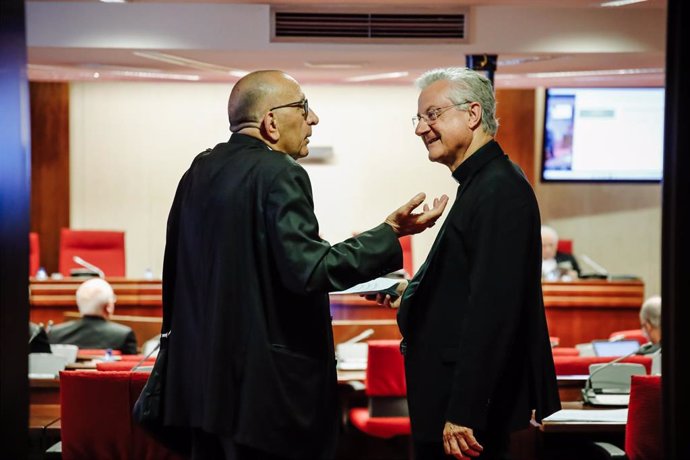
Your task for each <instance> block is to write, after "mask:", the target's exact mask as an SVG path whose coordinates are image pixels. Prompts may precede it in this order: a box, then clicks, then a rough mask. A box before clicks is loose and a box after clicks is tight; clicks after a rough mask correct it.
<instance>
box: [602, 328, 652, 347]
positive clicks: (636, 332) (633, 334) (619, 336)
mask: <svg viewBox="0 0 690 460" xmlns="http://www.w3.org/2000/svg"><path fill="white" fill-rule="evenodd" d="M614 338H615V339H616V340H637V341H638V342H639V344H640V345H644V344H645V343H647V342H649V339H648V338H647V337H646V336H645V335H644V332H642V329H626V330H624V331H616V332H612V333H611V335H610V336H609V339H614Z"/></svg>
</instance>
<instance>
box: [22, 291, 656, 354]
mask: <svg viewBox="0 0 690 460" xmlns="http://www.w3.org/2000/svg"><path fill="white" fill-rule="evenodd" d="M83 281H84V279H82V278H66V279H64V280H46V281H37V280H35V279H33V278H32V279H31V280H30V283H29V302H30V305H31V310H30V314H31V315H30V317H31V321H34V322H36V323H39V322H42V323H44V324H46V323H47V322H48V320H52V321H53V322H54V323H61V322H63V321H64V312H66V311H69V312H72V313H75V312H76V311H77V308H76V305H75V303H74V294H75V292H76V290H77V287H78V286H79V284H80V283H82V282H83ZM108 282H109V283H110V284H111V285H112V286H113V289H114V290H115V294H116V295H117V305H116V307H115V308H116V313H117V315H118V316H132V317H135V318H136V317H158V318H160V317H161V316H162V300H161V281H160V280H138V279H128V278H108ZM543 291H544V306H545V308H546V318H547V322H548V325H549V334H550V335H552V336H557V337H559V338H560V345H561V346H565V347H568V346H574V345H575V344H577V343H582V342H590V341H591V340H593V339H602V338H608V336H609V334H610V333H611V332H612V331H615V330H622V329H636V328H639V327H640V324H639V317H638V312H639V309H640V306H641V305H642V301H643V300H644V284H643V283H642V282H640V281H605V280H580V281H573V282H545V283H543ZM331 314H332V315H333V319H334V321H335V323H334V324H338V321H371V320H377V321H378V320H389V321H390V323H380V324H377V323H375V322H374V323H371V324H372V325H374V326H376V327H374V329H375V330H376V331H377V333H379V329H380V330H381V333H380V336H378V337H377V336H375V337H373V338H399V334H397V335H396V334H394V333H393V332H392V331H391V328H389V326H390V325H392V324H394V322H395V317H396V314H397V312H396V311H395V310H390V309H387V308H383V307H381V306H380V305H377V304H376V303H374V302H372V301H369V300H366V299H364V298H362V297H360V296H358V295H338V296H335V295H334V296H331ZM344 324H345V323H340V325H339V326H338V327H340V326H341V325H344ZM361 324H362V329H366V327H364V326H365V325H364V323H361ZM379 326H381V327H379ZM153 329H155V327H153ZM153 329H152V330H153ZM362 329H360V330H362ZM352 330H353V329H350V330H347V331H343V336H346V335H347V334H348V333H350V332H351V331H352ZM355 334H356V333H355ZM355 334H352V335H355ZM141 335H142V337H141V340H146V339H147V338H148V337H145V336H147V335H149V334H148V333H147V334H141ZM352 335H350V336H349V337H352ZM137 336H139V334H138V335H137ZM349 337H345V338H349ZM337 341H338V340H336V342H337Z"/></svg>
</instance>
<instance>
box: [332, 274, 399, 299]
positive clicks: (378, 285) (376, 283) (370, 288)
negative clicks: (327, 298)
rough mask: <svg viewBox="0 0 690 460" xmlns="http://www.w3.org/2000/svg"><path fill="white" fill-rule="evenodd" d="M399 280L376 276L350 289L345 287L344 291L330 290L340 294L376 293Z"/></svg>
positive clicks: (390, 286)
mask: <svg viewBox="0 0 690 460" xmlns="http://www.w3.org/2000/svg"><path fill="white" fill-rule="evenodd" d="M399 282H400V279H395V278H376V279H373V280H371V281H366V282H364V283H360V284H357V285H355V286H352V287H351V288H350V289H345V290H344V291H338V292H331V294H332V295H341V294H362V295H366V294H376V293H378V292H381V291H385V290H386V289H390V288H392V287H393V286H395V285H396V284H398V283H399Z"/></svg>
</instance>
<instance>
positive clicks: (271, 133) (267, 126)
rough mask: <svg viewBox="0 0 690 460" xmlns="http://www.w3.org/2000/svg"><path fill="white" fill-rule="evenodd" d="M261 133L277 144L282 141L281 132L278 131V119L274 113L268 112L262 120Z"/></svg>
mask: <svg viewBox="0 0 690 460" xmlns="http://www.w3.org/2000/svg"><path fill="white" fill-rule="evenodd" d="M260 129H261V131H263V133H264V135H265V136H266V137H267V138H268V139H269V140H270V141H271V143H273V144H275V143H276V142H278V140H279V139H280V130H279V129H278V119H277V118H276V117H275V115H273V112H268V113H267V114H266V116H264V118H263V120H261V126H260Z"/></svg>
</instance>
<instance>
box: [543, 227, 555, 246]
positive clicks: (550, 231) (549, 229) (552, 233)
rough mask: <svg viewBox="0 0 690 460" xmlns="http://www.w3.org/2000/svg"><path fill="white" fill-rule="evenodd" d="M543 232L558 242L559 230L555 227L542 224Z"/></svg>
mask: <svg viewBox="0 0 690 460" xmlns="http://www.w3.org/2000/svg"><path fill="white" fill-rule="evenodd" d="M541 234H542V235H544V234H546V235H548V236H550V237H551V238H553V240H554V241H555V242H556V243H558V232H557V231H556V229H555V228H553V227H549V226H548V225H542V226H541Z"/></svg>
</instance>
